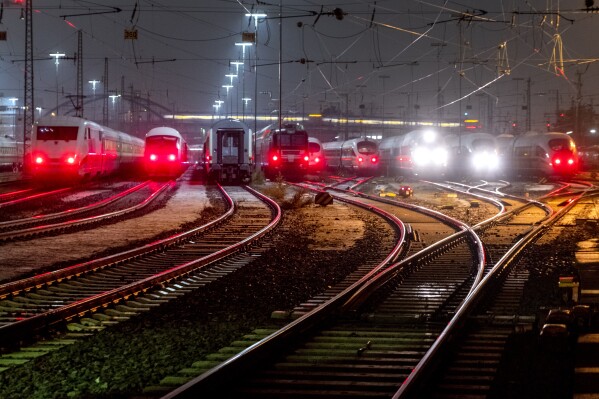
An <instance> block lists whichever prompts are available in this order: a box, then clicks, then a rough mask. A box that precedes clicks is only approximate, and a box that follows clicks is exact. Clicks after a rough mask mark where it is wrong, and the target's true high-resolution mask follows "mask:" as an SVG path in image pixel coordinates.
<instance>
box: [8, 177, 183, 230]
mask: <svg viewBox="0 0 599 399" xmlns="http://www.w3.org/2000/svg"><path fill="white" fill-rule="evenodd" d="M172 186H173V183H172V182H166V183H163V184H161V185H150V182H149V181H146V182H143V183H141V184H138V185H136V186H134V187H132V188H130V189H128V190H125V191H123V192H120V193H118V194H116V195H113V196H111V197H109V198H107V199H104V200H102V201H99V202H96V203H94V204H90V205H86V206H83V207H80V208H70V209H67V210H65V211H61V212H56V213H52V214H46V215H36V216H33V217H27V218H23V219H15V220H10V221H5V222H0V241H10V240H14V239H17V238H31V237H37V236H40V235H44V234H48V233H50V232H52V233H56V232H59V231H67V230H70V229H72V228H75V227H79V226H83V225H88V224H91V223H98V222H102V221H106V220H108V219H112V218H115V217H119V216H124V215H126V214H128V213H132V212H135V211H139V210H140V209H143V208H144V207H146V206H147V205H149V204H150V203H151V202H152V201H154V200H155V199H156V198H158V197H159V196H160V195H161V194H163V193H165V192H166V191H167V190H168V189H169V188H171V187H172ZM136 202H137V204H135V203H136ZM131 203H134V205H131ZM100 210H103V211H104V213H101V214H98V212H99V211H100ZM86 215H87V216H86ZM75 217H78V218H76V219H75Z"/></svg>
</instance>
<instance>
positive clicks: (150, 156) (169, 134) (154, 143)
mask: <svg viewBox="0 0 599 399" xmlns="http://www.w3.org/2000/svg"><path fill="white" fill-rule="evenodd" d="M187 157H188V146H187V142H186V141H185V139H184V138H183V136H181V134H180V133H179V132H178V131H177V130H176V129H173V128H170V127H165V126H162V127H156V128H153V129H151V130H150V131H149V132H148V133H147V134H146V147H145V156H144V158H145V163H144V166H145V169H146V172H147V173H148V175H149V176H165V177H177V176H179V175H180V174H181V173H182V172H183V171H184V170H185V169H186V168H187V167H188V166H189V163H188V159H187Z"/></svg>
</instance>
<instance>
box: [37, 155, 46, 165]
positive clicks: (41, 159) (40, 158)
mask: <svg viewBox="0 0 599 399" xmlns="http://www.w3.org/2000/svg"><path fill="white" fill-rule="evenodd" d="M35 163H36V164H38V165H41V164H43V163H44V158H43V157H41V156H39V155H38V156H37V157H35Z"/></svg>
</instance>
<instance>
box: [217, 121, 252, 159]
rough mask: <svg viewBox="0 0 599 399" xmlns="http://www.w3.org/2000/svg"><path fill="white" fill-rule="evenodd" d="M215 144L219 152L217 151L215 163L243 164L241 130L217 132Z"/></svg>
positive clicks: (243, 149) (242, 132) (242, 133)
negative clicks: (216, 143)
mask: <svg viewBox="0 0 599 399" xmlns="http://www.w3.org/2000/svg"><path fill="white" fill-rule="evenodd" d="M216 134H217V142H218V147H219V148H220V151H217V157H218V158H217V163H219V164H221V165H241V164H243V154H244V151H246V149H245V148H244V145H243V144H244V142H243V135H244V131H243V130H242V129H227V130H218V131H217V133H216Z"/></svg>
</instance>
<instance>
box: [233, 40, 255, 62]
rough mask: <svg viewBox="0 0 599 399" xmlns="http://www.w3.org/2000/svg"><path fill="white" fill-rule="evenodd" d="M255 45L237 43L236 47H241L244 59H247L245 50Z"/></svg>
mask: <svg viewBox="0 0 599 399" xmlns="http://www.w3.org/2000/svg"><path fill="white" fill-rule="evenodd" d="M252 44H253V43H250V42H240V43H235V45H236V46H241V49H242V54H243V57H242V58H243V59H245V48H246V47H248V46H251V45H252Z"/></svg>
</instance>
